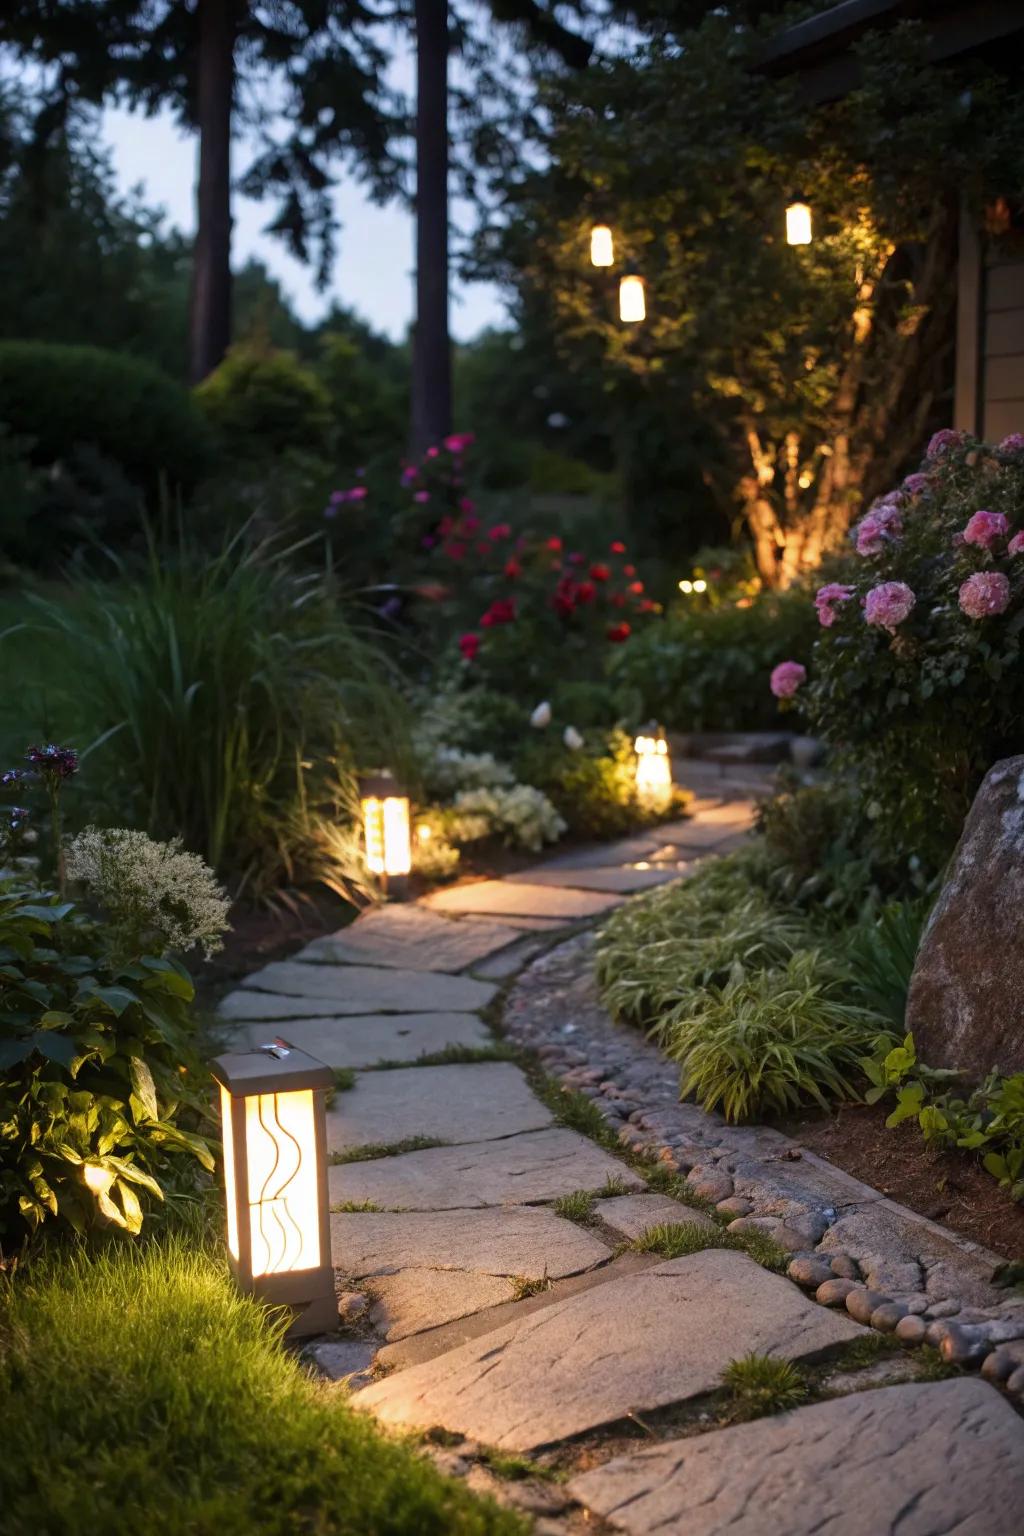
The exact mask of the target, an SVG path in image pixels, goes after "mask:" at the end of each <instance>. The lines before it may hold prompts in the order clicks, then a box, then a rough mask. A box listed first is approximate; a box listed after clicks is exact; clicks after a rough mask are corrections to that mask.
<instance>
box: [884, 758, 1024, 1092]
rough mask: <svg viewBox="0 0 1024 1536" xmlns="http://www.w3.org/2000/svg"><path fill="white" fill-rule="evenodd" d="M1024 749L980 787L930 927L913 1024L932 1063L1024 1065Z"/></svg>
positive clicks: (915, 981)
mask: <svg viewBox="0 0 1024 1536" xmlns="http://www.w3.org/2000/svg"><path fill="white" fill-rule="evenodd" d="M1022 915H1024V757H1007V758H1004V759H1003V761H1002V762H999V763H996V765H995V767H994V768H992V769H991V770H990V771H989V773H988V774H987V775H986V777H985V780H984V782H983V784H982V786H981V788H980V789H979V790H978V793H977V795H976V797H975V800H974V804H973V805H972V806H971V810H970V814H969V815H968V817H967V821H966V823H965V825H964V830H963V834H962V836H961V838H960V841H959V843H958V844H957V847H956V852H955V853H954V855H953V859H952V863H951V864H950V868H949V873H948V875H947V877H946V883H945V885H944V886H943V887H942V893H941V895H940V896H939V899H938V901H937V902H936V905H935V909H934V911H933V912H932V915H931V918H930V919H929V922H928V926H927V928H926V929H925V932H924V937H923V939H922V941H921V948H920V950H919V952H918V956H917V963H916V964H915V966H914V974H913V978H912V980H911V983H910V996H909V998H908V1001H907V1028H908V1029H909V1030H911V1031H912V1032H913V1036H914V1042H915V1044H916V1046H917V1052H918V1055H919V1057H920V1058H921V1060H922V1061H924V1062H926V1063H927V1065H928V1066H931V1067H959V1068H961V1069H962V1070H963V1071H964V1072H965V1073H966V1074H967V1076H968V1078H969V1079H971V1080H972V1081H977V1080H979V1079H981V1078H983V1077H984V1076H985V1074H986V1073H988V1072H990V1071H991V1070H992V1068H993V1067H996V1068H998V1069H999V1071H1000V1072H1020V1071H1024V929H1022Z"/></svg>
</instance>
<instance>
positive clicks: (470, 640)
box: [459, 633, 480, 661]
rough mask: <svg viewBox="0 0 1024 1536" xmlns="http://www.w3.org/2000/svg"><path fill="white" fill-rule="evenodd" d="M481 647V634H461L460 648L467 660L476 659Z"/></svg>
mask: <svg viewBox="0 0 1024 1536" xmlns="http://www.w3.org/2000/svg"><path fill="white" fill-rule="evenodd" d="M479 649H480V636H479V635H474V634H472V633H470V634H468V635H460V636H459V650H460V651H461V652H462V655H463V657H464V659H465V660H466V661H475V660H476V657H477V652H478V651H479Z"/></svg>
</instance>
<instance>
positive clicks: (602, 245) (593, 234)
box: [590, 224, 615, 267]
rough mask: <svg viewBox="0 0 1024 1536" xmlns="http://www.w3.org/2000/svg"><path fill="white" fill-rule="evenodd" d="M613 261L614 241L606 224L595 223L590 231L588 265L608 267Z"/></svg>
mask: <svg viewBox="0 0 1024 1536" xmlns="http://www.w3.org/2000/svg"><path fill="white" fill-rule="evenodd" d="M614 262H615V242H614V241H613V239H612V232H611V230H610V229H609V228H608V225H607V224H595V225H594V227H593V229H592V230H591V231H590V265H591V266H592V267H610V266H612V265H614Z"/></svg>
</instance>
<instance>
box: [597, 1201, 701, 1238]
mask: <svg viewBox="0 0 1024 1536" xmlns="http://www.w3.org/2000/svg"><path fill="white" fill-rule="evenodd" d="M594 1215H595V1216H597V1217H598V1218H599V1219H600V1220H601V1221H603V1222H604V1223H605V1225H606V1226H608V1227H611V1229H612V1231H613V1232H618V1234H619V1235H620V1237H625V1238H628V1239H629V1240H630V1241H632V1239H633V1238H634V1237H640V1236H642V1234H643V1233H644V1232H647V1231H649V1230H650V1228H651V1227H658V1226H680V1225H682V1224H683V1223H687V1222H692V1223H694V1224H695V1225H697V1226H698V1227H707V1228H708V1229H709V1230H710V1231H714V1230H716V1228H715V1223H714V1222H713V1221H712V1219H711V1217H710V1216H706V1215H705V1214H704V1212H703V1211H698V1210H696V1209H695V1208H694V1207H693V1206H690V1205H683V1204H682V1203H681V1202H680V1201H679V1200H671V1199H669V1197H668V1195H650V1194H643V1195H616V1196H615V1197H614V1198H613V1199H611V1200H598V1201H597V1202H596V1203H595V1205H594Z"/></svg>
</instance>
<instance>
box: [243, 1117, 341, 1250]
mask: <svg viewBox="0 0 1024 1536" xmlns="http://www.w3.org/2000/svg"><path fill="white" fill-rule="evenodd" d="M245 1145H246V1154H247V1159H248V1164H249V1168H248V1173H249V1190H248V1196H249V1225H250V1237H251V1243H252V1275H253V1279H258V1278H259V1276H260V1275H279V1274H282V1273H285V1272H287V1271H289V1270H294V1269H315V1268H316V1267H317V1266H318V1265H319V1263H320V1199H319V1190H318V1188H317V1158H316V1125H315V1121H314V1117H313V1092H312V1090H311V1089H309V1088H306V1089H300V1090H299V1091H298V1092H294V1093H259V1094H253V1095H252V1097H251V1098H247V1099H246V1100H245ZM229 1209H230V1207H229Z"/></svg>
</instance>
